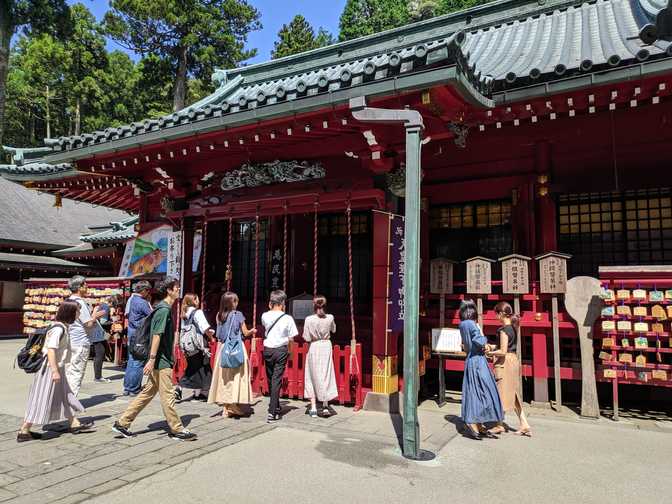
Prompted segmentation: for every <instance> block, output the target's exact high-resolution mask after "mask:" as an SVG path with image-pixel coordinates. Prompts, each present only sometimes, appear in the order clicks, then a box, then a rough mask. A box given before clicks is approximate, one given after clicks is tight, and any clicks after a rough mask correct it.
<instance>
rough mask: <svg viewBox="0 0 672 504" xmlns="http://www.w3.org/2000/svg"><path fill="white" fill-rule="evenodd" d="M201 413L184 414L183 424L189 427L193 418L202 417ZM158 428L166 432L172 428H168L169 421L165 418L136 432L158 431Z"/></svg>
mask: <svg viewBox="0 0 672 504" xmlns="http://www.w3.org/2000/svg"><path fill="white" fill-rule="evenodd" d="M200 417H201V415H183V416H182V417H181V420H182V425H184V426H185V427H188V426H189V424H190V423H191V421H192V420H195V419H196V418H200ZM157 430H163V431H166V432H169V431H170V429H169V428H168V423H167V422H166V421H165V420H161V421H159V422H153V423H151V424H149V425H148V426H147V428H146V429H143V430H141V431H136V432H135V433H136V434H144V433H147V432H152V431H157Z"/></svg>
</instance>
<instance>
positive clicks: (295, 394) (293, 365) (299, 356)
mask: <svg viewBox="0 0 672 504" xmlns="http://www.w3.org/2000/svg"><path fill="white" fill-rule="evenodd" d="M251 347H252V344H251V341H250V340H246V341H245V348H246V349H247V354H248V356H249V359H250V375H251V376H250V379H251V382H252V391H253V392H254V393H255V394H268V381H267V379H266V368H265V366H264V358H263V355H262V352H263V340H262V339H261V338H257V341H256V349H255V352H254V353H255V354H256V356H255V355H254V354H253V353H252V349H251ZM216 350H217V346H216V343H213V344H212V345H211V351H212V359H211V361H210V363H211V365H212V366H213V368H214V366H216V365H218V363H216V362H215V353H216ZM307 353H308V344H307V343H304V342H295V343H292V344H291V348H290V354H289V358H288V359H287V367H286V368H285V374H284V376H283V379H282V389H281V396H282V397H288V398H292V399H303V386H304V377H305V363H306V354H307ZM355 357H356V359H357V363H358V364H359V365H356V366H355V365H354V364H355V363H354V361H353V359H352V358H351V355H350V346H349V345H347V346H345V347H343V348H341V347H340V346H339V345H334V347H333V359H334V372H335V374H336V385H337V387H338V399H337V401H338V403H339V404H352V405H354V408H355V411H357V410H359V409H360V408H361V407H362V404H363V400H364V397H363V396H364V394H363V389H362V345H361V344H360V343H358V344H357V346H356V348H355ZM186 367H187V361H186V359H185V357H184V354H183V353H182V352H181V351H180V348H179V346H177V345H176V346H175V368H174V369H173V380H174V381H175V382H176V383H177V381H178V380H179V379H180V378H181V377H182V376H183V375H184V371H185V369H186Z"/></svg>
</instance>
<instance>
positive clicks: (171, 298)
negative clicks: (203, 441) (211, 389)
mask: <svg viewBox="0 0 672 504" xmlns="http://www.w3.org/2000/svg"><path fill="white" fill-rule="evenodd" d="M156 290H157V294H158V296H159V298H161V301H160V302H159V303H157V305H156V306H155V307H154V311H153V312H152V314H151V315H149V316H150V317H152V325H151V332H152V342H151V345H150V350H149V359H147V362H146V363H145V367H144V368H143V372H144V374H145V375H146V376H148V377H149V379H148V380H147V384H146V385H145V386H144V387H143V389H142V391H141V392H140V394H138V397H136V398H135V400H134V401H133V402H132V403H131V404H130V405H129V406H128V408H127V409H126V411H125V412H124V413H123V414H122V415H121V417H120V418H119V420H117V421H116V422H114V425H113V426H112V430H113V431H114V432H116V433H118V434H121V435H122V436H124V437H131V436H133V433H132V432H131V431H130V430H129V428H130V426H131V423H133V420H135V418H136V417H137V416H138V414H139V413H140V412H141V411H142V410H143V409H144V408H145V406H147V405H148V404H149V403H150V402H151V401H152V399H154V396H155V395H156V394H157V393H158V394H159V398H160V399H161V408H162V409H163V414H164V415H165V416H166V421H167V422H168V428H169V429H170V434H169V436H170V438H171V439H175V440H178V441H194V440H195V439H196V434H194V433H193V432H189V430H187V429H185V428H184V426H183V425H182V421H181V420H180V417H179V416H178V414H177V411H175V388H174V386H173V364H174V363H175V358H174V356H173V342H174V338H175V324H174V322H173V314H172V306H173V303H174V302H175V301H176V300H177V299H178V298H179V297H180V282H179V281H178V280H176V279H174V278H166V279H165V280H164V281H162V282H160V283H159V284H158V285H157V287H156Z"/></svg>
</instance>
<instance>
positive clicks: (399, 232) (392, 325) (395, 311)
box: [387, 215, 406, 332]
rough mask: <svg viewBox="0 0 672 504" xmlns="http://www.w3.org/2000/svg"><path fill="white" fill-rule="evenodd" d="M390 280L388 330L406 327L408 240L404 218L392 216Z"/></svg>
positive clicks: (399, 329) (389, 241) (389, 242)
mask: <svg viewBox="0 0 672 504" xmlns="http://www.w3.org/2000/svg"><path fill="white" fill-rule="evenodd" d="M388 244H389V247H390V272H389V274H390V282H389V290H388V295H387V299H388V301H387V302H388V307H389V310H388V318H387V320H388V325H389V327H388V330H390V331H399V332H400V331H403V329H404V265H405V263H406V240H405V238H404V218H403V217H402V216H400V215H391V216H390V237H389V240H388Z"/></svg>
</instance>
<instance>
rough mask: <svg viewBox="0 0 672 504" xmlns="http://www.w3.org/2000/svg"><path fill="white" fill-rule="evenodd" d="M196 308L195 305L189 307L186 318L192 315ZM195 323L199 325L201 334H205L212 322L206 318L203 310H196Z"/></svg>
mask: <svg viewBox="0 0 672 504" xmlns="http://www.w3.org/2000/svg"><path fill="white" fill-rule="evenodd" d="M194 310H196V308H194V307H193V306H190V307H189V308H187V313H186V315H187V316H186V318H185V319H184V320H186V319H188V318H189V317H191V314H192V313H193V311H194ZM183 323H184V321H183ZM194 324H196V327H198V332H200V333H201V334H205V331H207V330H208V329H210V324H209V323H208V319H206V318H205V314H204V313H203V310H196V313H194Z"/></svg>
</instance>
